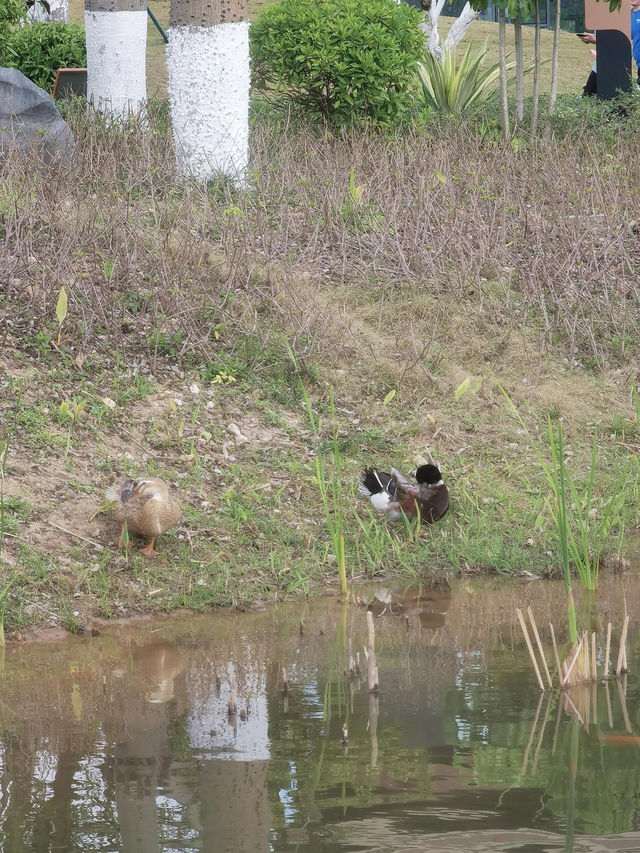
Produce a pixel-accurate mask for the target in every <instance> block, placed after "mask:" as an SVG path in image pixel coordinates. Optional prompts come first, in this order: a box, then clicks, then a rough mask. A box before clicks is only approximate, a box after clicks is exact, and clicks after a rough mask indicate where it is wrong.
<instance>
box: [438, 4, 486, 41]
mask: <svg viewBox="0 0 640 853" xmlns="http://www.w3.org/2000/svg"><path fill="white" fill-rule="evenodd" d="M479 14H480V12H479V11H478V12H476V11H475V10H474V9H472V8H471V6H470V4H469V3H467V4H466V5H465V6H464V8H463V10H462V11H461V12H460V14H459V15H458V17H457V18H456V19H455V21H454V22H453V23H452V24H451V29H450V30H449V32H448V33H447V37H446V38H445V40H444V46H445V47H448V48H449V49H450V50H454V49H455V48H456V47H457V46H458V42H459V41H461V39H463V38H464V35H465V33H466V32H467V30H468V29H469V24H471V23H472V22H473V21H475V19H476V18H477V17H478V15H479Z"/></svg>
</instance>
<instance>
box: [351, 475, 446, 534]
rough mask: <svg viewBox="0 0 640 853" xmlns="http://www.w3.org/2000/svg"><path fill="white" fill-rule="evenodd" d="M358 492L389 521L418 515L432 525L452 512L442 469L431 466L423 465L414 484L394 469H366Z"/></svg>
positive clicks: (361, 477) (361, 476)
mask: <svg viewBox="0 0 640 853" xmlns="http://www.w3.org/2000/svg"><path fill="white" fill-rule="evenodd" d="M358 491H359V492H360V494H361V495H365V496H366V497H368V498H369V499H370V501H371V503H372V504H373V506H374V507H375V508H376V509H377V510H378V511H379V512H382V513H384V514H385V515H386V516H387V518H388V519H389V520H390V521H400V519H401V518H402V517H403V515H404V516H406V517H407V518H415V517H416V515H417V513H418V512H419V513H420V518H421V520H422V521H426V522H428V523H431V522H434V521H439V520H440V519H441V518H442V516H443V515H445V513H446V512H447V510H448V509H449V492H448V491H447V487H446V485H445V483H444V480H443V479H442V474H441V473H440V469H439V468H438V466H437V465H434V464H432V463H428V464H426V465H420V467H419V468H418V469H417V470H416V472H415V481H414V480H411V479H410V478H409V477H405V475H404V474H401V473H400V472H399V471H396V469H395V468H392V469H391V473H390V474H387V473H386V472H385V471H378V470H376V469H375V468H365V469H364V471H362V472H361V473H360V477H359V480H358Z"/></svg>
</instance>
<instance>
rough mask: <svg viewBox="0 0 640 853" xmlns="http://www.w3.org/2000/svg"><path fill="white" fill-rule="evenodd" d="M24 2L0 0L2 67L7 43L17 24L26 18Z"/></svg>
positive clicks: (20, 0)
mask: <svg viewBox="0 0 640 853" xmlns="http://www.w3.org/2000/svg"><path fill="white" fill-rule="evenodd" d="M26 14H27V7H26V6H25V4H24V0H0V65H4V55H5V51H6V48H7V42H8V41H9V39H10V38H11V33H12V32H13V29H14V27H15V25H16V24H17V23H19V22H20V21H21V20H22V19H23V18H25V17H26Z"/></svg>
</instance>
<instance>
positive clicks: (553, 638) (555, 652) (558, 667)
mask: <svg viewBox="0 0 640 853" xmlns="http://www.w3.org/2000/svg"><path fill="white" fill-rule="evenodd" d="M549 630H550V631H551V643H552V645H553V656H554V658H555V661H556V674H557V676H558V683H559V684H562V665H561V663H560V655H559V654H558V645H557V643H556V632H555V631H554V630H553V625H552V624H551V622H549Z"/></svg>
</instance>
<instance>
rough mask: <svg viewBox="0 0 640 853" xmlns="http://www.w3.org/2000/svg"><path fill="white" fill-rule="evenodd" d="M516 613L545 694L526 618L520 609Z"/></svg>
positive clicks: (541, 688)
mask: <svg viewBox="0 0 640 853" xmlns="http://www.w3.org/2000/svg"><path fill="white" fill-rule="evenodd" d="M516 613H517V614H518V619H519V620H520V627H521V628H522V633H523V634H524V641H525V643H526V644H527V649H528V650H529V657H530V658H531V663H532V664H533V670H534V672H535V674H536V678H537V679H538V685H539V687H540V690H542V692H543V693H544V682H543V681H542V676H541V675H540V670H539V668H538V662H537V661H536V656H535V653H534V651H533V646H532V645H531V640H530V639H529V632H528V631H527V625H526V623H525V621H524V617H523V615H522V611H521V610H520V608H519V607H517V608H516Z"/></svg>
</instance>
